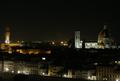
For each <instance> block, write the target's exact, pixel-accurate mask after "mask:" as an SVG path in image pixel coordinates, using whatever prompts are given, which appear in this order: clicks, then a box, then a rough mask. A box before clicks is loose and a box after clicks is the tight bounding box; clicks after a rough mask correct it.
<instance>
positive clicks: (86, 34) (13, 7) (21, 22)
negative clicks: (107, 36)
mask: <svg viewBox="0 0 120 81" xmlns="http://www.w3.org/2000/svg"><path fill="white" fill-rule="evenodd" d="M113 10H114V8H113V3H112V1H110V0H109V2H107V1H106V2H105V1H104V2H102V1H101V0H96V1H93V2H92V0H79V2H78V1H75V0H73V1H69V2H66V1H64V0H56V1H52V0H49V1H47V0H39V2H35V1H34V0H32V1H31V2H30V1H28V2H25V1H23V2H22V1H20V2H18V1H17V0H16V2H11V0H9V1H8V2H5V3H0V36H1V37H0V39H1V40H3V38H4V37H3V35H4V31H5V26H6V25H10V26H11V31H12V40H54V39H55V40H68V39H70V38H71V37H72V36H73V33H74V31H75V30H80V31H81V39H86V40H89V39H91V40H96V39H97V34H98V32H99V31H100V30H101V29H102V28H103V25H104V24H106V25H108V28H109V29H110V31H111V32H112V35H113V36H114V38H116V39H119V34H120V33H119V32H120V30H119V29H118V28H119V26H120V25H119V24H118V23H119V21H118V20H117V19H116V18H114V15H115V13H113V12H114V11H113Z"/></svg>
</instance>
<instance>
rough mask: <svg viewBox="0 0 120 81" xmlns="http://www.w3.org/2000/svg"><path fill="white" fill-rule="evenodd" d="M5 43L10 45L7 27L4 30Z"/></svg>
mask: <svg viewBox="0 0 120 81" xmlns="http://www.w3.org/2000/svg"><path fill="white" fill-rule="evenodd" d="M5 43H6V44H10V28H9V27H7V28H6V32H5Z"/></svg>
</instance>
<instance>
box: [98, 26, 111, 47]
mask: <svg viewBox="0 0 120 81" xmlns="http://www.w3.org/2000/svg"><path fill="white" fill-rule="evenodd" d="M110 43H111V36H110V33H109V30H108V29H107V26H106V25H104V28H103V30H102V31H100V33H99V35H98V45H100V46H101V47H104V46H105V45H106V44H110Z"/></svg>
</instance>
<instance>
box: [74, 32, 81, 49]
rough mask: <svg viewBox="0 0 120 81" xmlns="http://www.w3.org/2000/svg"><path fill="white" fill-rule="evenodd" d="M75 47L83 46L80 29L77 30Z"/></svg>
mask: <svg viewBox="0 0 120 81" xmlns="http://www.w3.org/2000/svg"><path fill="white" fill-rule="evenodd" d="M75 48H81V46H80V31H75Z"/></svg>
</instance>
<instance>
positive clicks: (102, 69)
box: [96, 66, 120, 81]
mask: <svg viewBox="0 0 120 81" xmlns="http://www.w3.org/2000/svg"><path fill="white" fill-rule="evenodd" d="M96 78H97V80H100V81H103V80H107V81H116V80H118V81H119V80H120V70H119V67H118V68H117V67H113V66H98V67H97V68H96Z"/></svg>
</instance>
